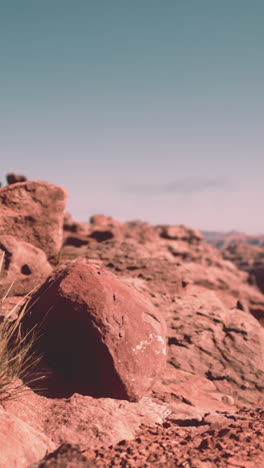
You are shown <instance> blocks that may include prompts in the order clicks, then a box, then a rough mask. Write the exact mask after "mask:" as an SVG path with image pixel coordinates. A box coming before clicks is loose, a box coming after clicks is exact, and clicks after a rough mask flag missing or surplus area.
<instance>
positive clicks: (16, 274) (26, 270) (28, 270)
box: [0, 236, 52, 296]
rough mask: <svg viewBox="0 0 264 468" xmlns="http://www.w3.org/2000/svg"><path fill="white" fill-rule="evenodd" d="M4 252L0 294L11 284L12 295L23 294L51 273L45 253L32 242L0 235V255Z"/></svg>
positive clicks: (0, 275)
mask: <svg viewBox="0 0 264 468" xmlns="http://www.w3.org/2000/svg"><path fill="white" fill-rule="evenodd" d="M1 253H4V255H5V256H4V262H3V269H2V272H0V296H3V295H4V294H5V293H6V292H7V290H8V288H9V286H11V284H12V289H11V291H10V293H11V294H12V295H25V294H27V293H29V292H30V291H31V290H32V289H33V288H35V287H36V286H40V284H41V283H43V281H44V280H45V279H46V278H47V276H48V275H49V274H50V273H51V271H52V267H51V265H50V264H49V262H48V260H47V257H46V254H45V253H44V252H43V251H42V250H40V249H38V248H37V247H35V246H34V245H32V244H28V243H27V242H23V241H20V240H17V239H15V238H14V237H12V236H1V237H0V255H1Z"/></svg>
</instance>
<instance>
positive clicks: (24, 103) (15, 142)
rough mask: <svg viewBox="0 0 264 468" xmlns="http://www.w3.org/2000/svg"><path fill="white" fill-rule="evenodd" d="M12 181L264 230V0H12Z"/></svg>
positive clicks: (1, 68)
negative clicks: (20, 177)
mask: <svg viewBox="0 0 264 468" xmlns="http://www.w3.org/2000/svg"><path fill="white" fill-rule="evenodd" d="M0 60H1V62H0V80H1V86H0V154H1V165H0V168H1V172H0V180H2V182H4V180H5V174H6V173H8V172H12V171H14V172H17V173H22V174H25V175H27V176H28V178H30V179H39V180H47V181H49V182H52V183H55V184H58V185H63V186H65V187H66V189H67V190H68V193H69V203H68V210H69V211H70V212H71V213H72V215H73V216H74V218H75V219H78V220H88V219H89V216H90V215H91V214H95V213H103V214H107V215H112V216H114V217H116V218H118V219H120V220H122V221H124V220H129V219H135V218H136V219H142V220H146V221H150V222H153V223H170V224H181V223H183V224H186V225H188V226H191V227H194V228H199V229H208V230H231V229H237V230H242V231H245V232H251V233H260V232H264V217H263V199H264V183H263V178H264V157H263V148H264V128H263V126H264V1H263V0H75V1H73V0H23V1H22V0H0Z"/></svg>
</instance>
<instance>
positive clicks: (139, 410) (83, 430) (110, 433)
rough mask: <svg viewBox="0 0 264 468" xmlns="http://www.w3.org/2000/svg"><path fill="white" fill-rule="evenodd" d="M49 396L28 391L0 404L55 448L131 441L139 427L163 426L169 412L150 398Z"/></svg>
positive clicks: (91, 446)
mask: <svg viewBox="0 0 264 468" xmlns="http://www.w3.org/2000/svg"><path fill="white" fill-rule="evenodd" d="M50 396H51V395H49V396H47V397H46V396H42V395H39V394H36V393H34V392H33V391H32V390H31V389H29V388H28V389H27V391H26V392H24V393H22V394H21V395H20V396H19V397H18V398H16V399H14V400H9V401H6V402H4V403H3V405H4V408H5V410H6V411H7V412H8V414H9V415H10V416H13V415H14V416H16V417H17V418H20V419H21V420H22V421H23V422H26V423H27V424H28V425H29V426H30V427H31V428H33V429H34V430H35V431H38V432H39V433H41V434H43V435H44V436H45V435H46V437H47V438H49V440H50V441H51V442H52V444H53V447H54V449H55V448H57V447H59V446H60V445H61V444H62V443H64V442H68V443H70V444H78V446H79V447H80V448H81V449H82V450H85V449H88V448H93V449H97V448H99V447H101V446H102V445H105V446H109V445H110V444H115V443H118V442H119V441H120V440H124V439H126V440H132V439H133V438H134V437H135V436H136V433H137V432H138V430H139V428H140V426H141V425H142V424H145V425H148V426H152V427H153V426H155V425H156V424H162V423H163V422H164V420H165V419H166V417H167V416H168V414H169V413H170V411H169V410H168V409H167V408H166V406H165V405H162V404H160V403H157V402H154V401H153V400H152V399H151V398H149V397H144V398H142V399H141V400H140V401H139V402H137V403H131V402H129V401H125V400H115V399H113V398H92V397H91V396H87V395H80V394H77V393H75V394H67V395H66V392H65V396H64V397H62V396H61V397H60V398H54V397H53V398H51V397H50ZM0 447H1V441H0ZM13 448H14V443H13ZM47 448H49V447H48V446H47ZM3 449H4V447H3ZM14 456H15V450H14ZM42 456H43V455H41V456H40V457H39V458H41V457H42ZM18 466H19V465H18Z"/></svg>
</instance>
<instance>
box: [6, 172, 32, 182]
mask: <svg viewBox="0 0 264 468" xmlns="http://www.w3.org/2000/svg"><path fill="white" fill-rule="evenodd" d="M6 180H7V183H8V185H12V184H17V183H18V182H26V180H27V178H26V177H25V176H24V175H21V174H13V173H10V174H7V176H6Z"/></svg>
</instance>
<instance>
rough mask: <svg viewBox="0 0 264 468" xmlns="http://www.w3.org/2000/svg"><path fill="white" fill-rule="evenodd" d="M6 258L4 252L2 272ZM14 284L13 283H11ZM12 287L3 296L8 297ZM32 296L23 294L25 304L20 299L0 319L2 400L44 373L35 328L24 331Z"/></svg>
mask: <svg viewBox="0 0 264 468" xmlns="http://www.w3.org/2000/svg"><path fill="white" fill-rule="evenodd" d="M3 262H4V254H3V255H2V256H1V258H0V272H1V269H2V265H3ZM11 287H12V285H11ZM11 287H10V288H9V289H8V291H7V293H6V294H5V295H4V297H3V298H2V299H1V303H3V301H4V300H5V299H6V297H7V295H8V293H9V292H10V289H11ZM29 297H30V295H28V296H27V297H25V298H23V299H22V301H23V302H24V301H25V303H24V305H23V307H22V305H21V302H22V301H20V302H19V303H18V304H17V305H16V306H15V307H14V308H13V309H12V310H11V311H10V312H9V314H8V315H7V316H5V317H4V318H3V319H2V322H1V323H0V402H3V401H5V400H10V399H13V398H16V397H18V396H19V395H20V394H21V392H24V391H25V390H27V386H28V385H31V384H33V383H36V382H37V381H40V380H42V379H43V378H44V376H42V375H39V374H37V373H36V367H37V364H38V363H39V362H40V360H41V356H40V355H39V354H37V352H36V351H34V350H33V348H34V344H35V343H36V340H37V339H38V333H37V330H36V329H33V330H30V332H28V333H26V334H23V333H22V329H21V320H22V318H23V316H24V315H25V314H26V312H27V305H28V302H29ZM19 308H20V309H21V310H20V311H19V314H18V317H17V319H16V320H13V321H11V320H10V316H11V315H12V314H13V313H14V312H16V311H17V310H18V309H19Z"/></svg>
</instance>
